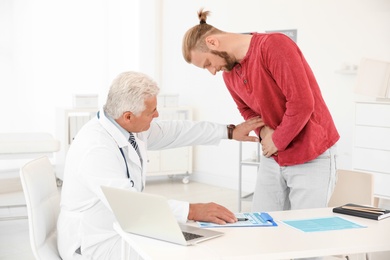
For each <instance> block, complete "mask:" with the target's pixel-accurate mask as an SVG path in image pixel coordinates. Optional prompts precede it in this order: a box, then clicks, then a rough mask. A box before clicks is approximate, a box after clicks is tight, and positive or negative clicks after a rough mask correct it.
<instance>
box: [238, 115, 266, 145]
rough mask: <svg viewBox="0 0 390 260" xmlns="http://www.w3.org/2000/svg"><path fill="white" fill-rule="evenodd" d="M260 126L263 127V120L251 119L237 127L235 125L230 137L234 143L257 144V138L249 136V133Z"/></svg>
mask: <svg viewBox="0 0 390 260" xmlns="http://www.w3.org/2000/svg"><path fill="white" fill-rule="evenodd" d="M262 126H264V122H263V119H261V118H260V117H253V118H251V119H248V120H247V121H245V122H242V123H241V124H239V125H236V127H235V128H234V130H233V136H232V137H233V139H234V140H236V141H247V142H248V141H249V142H259V138H258V137H257V136H250V135H249V133H250V132H251V131H253V130H255V129H257V128H259V127H262Z"/></svg>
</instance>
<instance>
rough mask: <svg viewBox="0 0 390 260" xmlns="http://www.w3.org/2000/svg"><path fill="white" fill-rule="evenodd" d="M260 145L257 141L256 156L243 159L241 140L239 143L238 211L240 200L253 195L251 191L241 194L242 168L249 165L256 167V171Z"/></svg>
mask: <svg viewBox="0 0 390 260" xmlns="http://www.w3.org/2000/svg"><path fill="white" fill-rule="evenodd" d="M260 147H261V145H260V143H257V148H256V156H255V158H254V157H252V158H249V159H244V158H243V144H242V142H240V143H239V170H238V212H241V204H242V200H244V199H247V198H249V197H251V196H253V192H252V193H249V194H247V195H244V196H243V195H242V174H243V168H244V166H251V167H253V166H254V167H257V171H258V170H259V167H260V151H261V148H260Z"/></svg>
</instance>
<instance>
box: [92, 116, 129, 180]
mask: <svg viewBox="0 0 390 260" xmlns="http://www.w3.org/2000/svg"><path fill="white" fill-rule="evenodd" d="M97 118H98V119H99V118H100V111H98V112H97ZM118 148H119V151H121V154H122V157H123V160H125V165H126V174H127V178H129V180H130V183H131V187H134V181H133V180H132V179H131V178H130V173H129V167H128V166H127V160H126V157H125V153H124V152H123V149H122V147H119V145H118Z"/></svg>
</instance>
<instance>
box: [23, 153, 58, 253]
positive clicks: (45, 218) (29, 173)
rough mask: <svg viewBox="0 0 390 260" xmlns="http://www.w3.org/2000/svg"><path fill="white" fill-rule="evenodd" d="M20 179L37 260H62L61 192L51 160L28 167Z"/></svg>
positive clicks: (36, 161) (41, 161)
mask: <svg viewBox="0 0 390 260" xmlns="http://www.w3.org/2000/svg"><path fill="white" fill-rule="evenodd" d="M20 178H21V183H22V187H23V192H24V196H25V199H26V205H27V214H28V224H29V233H30V244H31V247H32V251H33V254H34V256H35V258H36V259H61V257H60V256H59V253H58V248H57V218H58V214H59V210H60V192H59V190H58V187H57V184H56V177H55V172H54V168H53V165H52V164H51V163H50V160H49V159H48V157H47V156H44V157H41V158H38V159H35V160H33V161H30V162H28V163H26V164H25V165H24V166H22V167H21V169H20Z"/></svg>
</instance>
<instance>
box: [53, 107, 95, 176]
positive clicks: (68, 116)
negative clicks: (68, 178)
mask: <svg viewBox="0 0 390 260" xmlns="http://www.w3.org/2000/svg"><path fill="white" fill-rule="evenodd" d="M98 111H99V108H58V109H57V117H56V120H57V134H56V135H57V138H58V139H59V140H61V149H60V150H59V151H58V153H56V175H57V178H59V179H60V180H62V179H63V176H64V166H65V158H66V153H67V152H68V150H69V146H70V145H71V144H72V141H73V139H74V138H75V136H76V134H77V132H78V131H79V130H80V129H81V127H83V125H84V124H85V123H87V122H88V121H89V120H90V119H91V118H93V117H94V116H96V113H97V112H98Z"/></svg>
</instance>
